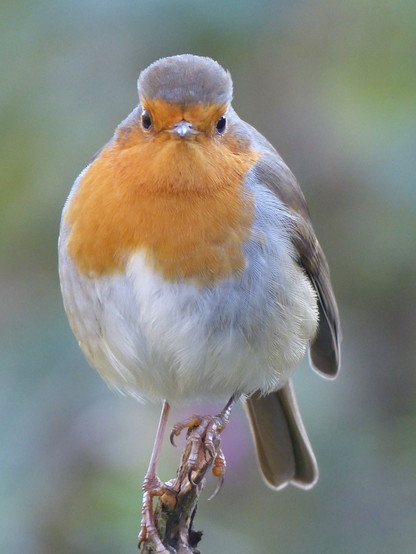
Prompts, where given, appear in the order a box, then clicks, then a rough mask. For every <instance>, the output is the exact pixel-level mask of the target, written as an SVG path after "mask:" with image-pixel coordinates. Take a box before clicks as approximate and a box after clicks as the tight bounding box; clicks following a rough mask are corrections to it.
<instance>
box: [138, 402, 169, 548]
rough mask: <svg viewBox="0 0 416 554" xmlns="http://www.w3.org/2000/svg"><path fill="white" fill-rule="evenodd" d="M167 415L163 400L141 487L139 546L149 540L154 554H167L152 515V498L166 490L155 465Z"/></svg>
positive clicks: (166, 404) (167, 407)
mask: <svg viewBox="0 0 416 554" xmlns="http://www.w3.org/2000/svg"><path fill="white" fill-rule="evenodd" d="M168 414H169V404H168V402H167V401H166V400H165V401H164V402H163V407H162V412H161V414H160V420H159V425H158V428H157V433H156V438H155V442H154V445H153V450H152V455H151V457H150V462H149V467H148V469H147V473H146V476H145V478H144V481H143V486H142V490H143V507H142V521H141V529H140V534H139V546H140V544H141V543H142V542H145V541H147V540H148V539H151V540H152V541H153V542H154V545H155V547H156V552H157V553H158V554H165V553H166V552H168V550H166V548H165V547H164V546H163V543H162V541H161V540H160V538H159V535H158V532H157V528H156V524H155V519H154V513H153V497H155V496H161V495H162V494H163V493H164V492H165V491H166V488H167V487H166V485H165V484H164V483H162V481H161V480H160V479H159V477H158V476H157V463H158V460H159V454H160V449H161V447H162V441H163V436H164V433H165V430H166V424H167V420H168Z"/></svg>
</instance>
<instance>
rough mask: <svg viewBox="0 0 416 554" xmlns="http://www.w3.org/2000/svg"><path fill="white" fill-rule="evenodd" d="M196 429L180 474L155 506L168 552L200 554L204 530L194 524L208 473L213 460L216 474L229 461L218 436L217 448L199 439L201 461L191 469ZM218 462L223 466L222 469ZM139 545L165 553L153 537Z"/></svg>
mask: <svg viewBox="0 0 416 554" xmlns="http://www.w3.org/2000/svg"><path fill="white" fill-rule="evenodd" d="M195 433H196V429H195V428H193V429H190V430H189V431H188V433H187V438H186V444H185V448H184V450H183V452H182V457H181V462H180V465H179V468H178V471H177V477H176V478H175V479H171V480H170V481H168V482H167V483H166V487H167V489H166V491H165V492H163V494H162V495H161V496H160V497H159V499H158V501H157V505H156V508H155V523H156V527H157V530H158V534H159V537H160V539H161V541H162V543H163V545H164V547H165V549H166V550H165V552H166V553H167V554H169V553H171V554H199V550H198V549H197V548H196V547H197V545H198V543H199V541H200V540H201V537H202V532H201V531H194V530H193V528H192V527H193V521H194V517H195V513H196V509H197V504H198V500H199V495H200V494H201V492H202V490H203V488H204V486H205V474H206V472H207V471H208V469H209V468H210V467H211V466H212V465H213V464H214V469H213V471H214V474H217V475H222V474H223V472H224V467H225V461H224V459H223V457H222V455H221V450H220V448H219V445H220V440H219V437H218V436H215V437H214V439H213V446H214V452H212V451H211V450H210V449H208V448H206V446H205V445H204V441H201V440H199V446H198V452H197V461H196V463H193V464H192V465H193V469H192V470H190V465H189V456H190V454H191V450H192V445H193V444H195V436H194V434H195ZM193 439H194V440H193ZM194 448H195V446H194ZM216 466H221V467H218V472H217V471H216V469H217V468H216ZM139 548H140V552H141V554H161V552H160V551H157V550H156V547H155V545H154V543H153V541H151V540H148V541H146V542H144V543H142V544H141V545H139Z"/></svg>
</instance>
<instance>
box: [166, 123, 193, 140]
mask: <svg viewBox="0 0 416 554" xmlns="http://www.w3.org/2000/svg"><path fill="white" fill-rule="evenodd" d="M169 133H171V135H173V136H176V137H179V138H192V137H193V136H194V135H197V134H198V133H199V131H197V130H196V129H195V127H194V126H193V125H192V123H189V122H188V121H185V120H184V119H183V120H182V121H179V122H178V123H175V124H174V125H173V127H172V129H169Z"/></svg>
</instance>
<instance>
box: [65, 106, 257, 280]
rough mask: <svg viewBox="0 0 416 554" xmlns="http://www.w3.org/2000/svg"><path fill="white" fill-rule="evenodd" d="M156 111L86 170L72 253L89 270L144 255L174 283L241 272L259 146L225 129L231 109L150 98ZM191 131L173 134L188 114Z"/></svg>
mask: <svg viewBox="0 0 416 554" xmlns="http://www.w3.org/2000/svg"><path fill="white" fill-rule="evenodd" d="M143 108H144V109H145V110H146V111H147V112H148V114H149V115H150V117H151V121H152V125H151V127H150V128H149V129H148V130H146V129H144V128H143V126H142V122H141V119H140V118H137V119H135V120H134V122H133V123H130V124H129V126H128V127H127V128H126V127H124V128H120V129H119V130H118V132H117V133H116V135H115V138H114V140H113V141H112V142H111V143H110V144H109V145H108V146H107V147H106V148H105V149H104V150H103V151H102V152H101V154H100V156H99V157H98V158H97V159H96V160H94V162H93V163H92V164H91V166H90V167H89V168H88V169H87V171H86V172H85V173H84V175H83V177H82V179H81V182H80V185H79V188H78V190H77V192H76V194H75V195H74V197H73V198H72V201H71V203H70V206H69V207H68V211H67V213H66V222H67V223H68V224H69V225H70V226H71V232H70V236H69V240H68V245H67V246H68V251H69V254H70V256H71V257H72V259H73V260H74V261H75V263H76V265H77V267H78V269H79V271H81V272H82V273H83V274H85V275H88V276H100V275H107V274H111V273H114V272H120V271H123V270H124V269H125V266H126V263H127V260H128V257H129V256H130V255H131V254H132V253H134V252H142V253H144V255H145V256H146V260H147V261H148V263H149V264H151V265H152V266H153V267H154V268H155V269H156V270H157V271H159V272H160V273H161V274H162V275H163V277H164V278H165V279H167V280H170V281H176V280H181V279H187V280H191V281H193V282H196V283H199V284H201V285H206V284H210V283H212V282H215V281H216V280H218V279H222V278H225V277H228V276H231V275H233V274H235V273H236V272H239V271H241V270H242V269H243V268H244V259H243V255H242V252H241V244H242V242H243V241H244V240H246V239H247V237H248V234H249V232H250V227H251V223H252V218H253V200H252V199H251V198H249V197H247V195H245V194H244V193H243V187H242V184H243V181H244V178H245V175H246V174H247V171H248V170H249V169H250V167H251V166H252V165H253V164H254V163H255V161H256V159H257V158H258V153H257V152H256V151H253V150H251V149H250V147H249V144H248V143H246V142H243V141H241V140H239V139H237V138H236V137H235V135H233V134H232V132H227V131H226V132H225V133H224V135H221V136H220V135H218V133H216V128H215V126H216V122H217V121H218V119H219V118H220V117H221V116H222V115H223V113H224V111H225V106H223V105H218V104H213V105H208V106H207V105H201V104H194V105H191V106H188V107H185V108H183V107H181V106H178V105H173V104H168V103H167V102H165V101H163V100H160V99H157V100H144V101H143ZM183 120H185V121H187V122H188V123H190V124H191V125H192V128H193V131H194V132H193V134H192V135H191V136H190V137H189V138H184V137H180V136H179V135H178V134H176V133H174V132H172V130H173V128H174V125H175V124H178V123H179V122H181V121H183Z"/></svg>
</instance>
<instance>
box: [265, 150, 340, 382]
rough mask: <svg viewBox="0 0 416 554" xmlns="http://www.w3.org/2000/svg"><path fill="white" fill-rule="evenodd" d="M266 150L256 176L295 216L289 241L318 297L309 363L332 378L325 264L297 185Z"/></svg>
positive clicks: (336, 355) (331, 312) (336, 344)
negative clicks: (317, 314)
mask: <svg viewBox="0 0 416 554" xmlns="http://www.w3.org/2000/svg"><path fill="white" fill-rule="evenodd" d="M263 140H264V139H263ZM262 142H263V141H262ZM264 146H265V144H264V143H263V148H264ZM267 147H268V148H267V150H266V153H265V154H264V156H262V158H261V159H260V160H259V161H258V162H257V164H256V167H255V172H256V176H257V178H258V180H259V182H261V183H263V184H264V185H265V186H266V187H268V188H269V189H270V190H271V191H272V192H273V193H274V194H275V195H276V196H277V197H278V198H279V199H280V200H281V201H282V202H284V204H285V205H286V206H287V207H288V209H289V211H290V213H292V214H293V215H294V226H293V229H292V231H291V232H292V237H291V238H292V242H293V245H294V247H295V249H296V253H297V256H298V260H297V261H298V263H299V265H300V266H301V267H302V268H303V269H304V271H305V273H306V275H307V276H308V277H309V279H310V281H311V283H312V286H313V287H314V289H315V291H316V294H317V297H318V308H319V327H318V331H317V334H316V337H315V339H314V341H313V342H312V344H311V350H310V353H311V361H312V364H313V366H314V368H315V369H316V370H317V371H319V372H321V373H322V374H323V375H324V376H326V377H328V378H333V377H335V376H336V374H337V371H338V368H339V364H340V339H341V333H340V325H339V314H338V307H337V303H336V300H335V296H334V293H333V290H332V285H331V281H330V275H329V267H328V263H327V261H326V258H325V255H324V253H323V251H322V248H321V246H320V244H319V242H318V239H317V238H316V235H315V232H314V230H313V227H312V223H311V220H310V216H309V210H308V207H307V205H306V201H305V197H304V196H303V193H302V191H301V189H300V186H299V184H298V183H297V181H296V179H295V177H294V175H293V174H292V172H291V171H290V170H289V168H288V167H287V166H286V165H285V163H284V162H283V161H282V159H281V158H280V156H279V155H278V154H277V152H276V151H275V150H272V148H271V146H270V145H269V144H268V143H267Z"/></svg>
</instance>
